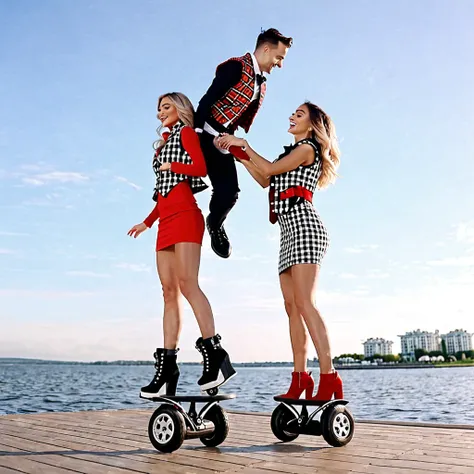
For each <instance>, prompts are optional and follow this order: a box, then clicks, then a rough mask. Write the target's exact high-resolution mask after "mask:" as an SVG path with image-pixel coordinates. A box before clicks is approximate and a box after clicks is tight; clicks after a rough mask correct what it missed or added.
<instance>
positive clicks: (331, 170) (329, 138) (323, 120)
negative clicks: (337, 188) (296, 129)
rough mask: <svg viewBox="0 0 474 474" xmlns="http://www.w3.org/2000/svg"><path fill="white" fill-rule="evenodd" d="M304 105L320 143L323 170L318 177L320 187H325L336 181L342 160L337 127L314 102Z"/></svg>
mask: <svg viewBox="0 0 474 474" xmlns="http://www.w3.org/2000/svg"><path fill="white" fill-rule="evenodd" d="M304 105H306V107H308V110H309V119H310V122H311V127H312V129H313V130H312V132H311V134H312V138H314V139H315V140H316V141H317V142H318V143H319V146H320V150H321V159H322V170H321V175H320V176H319V179H318V189H323V188H326V187H327V186H329V185H330V184H332V183H334V181H336V178H337V173H336V169H337V168H338V166H339V163H340V162H341V159H340V156H341V152H340V150H339V145H338V140H337V135H336V127H335V125H334V122H333V121H332V120H331V117H329V115H328V114H326V112H324V110H323V109H321V108H320V107H318V106H317V105H315V104H313V103H312V102H305V103H304Z"/></svg>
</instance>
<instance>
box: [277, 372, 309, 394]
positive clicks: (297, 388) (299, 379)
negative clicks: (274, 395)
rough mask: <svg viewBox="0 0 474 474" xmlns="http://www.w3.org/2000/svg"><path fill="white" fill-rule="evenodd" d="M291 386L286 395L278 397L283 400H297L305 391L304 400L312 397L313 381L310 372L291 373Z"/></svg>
mask: <svg viewBox="0 0 474 474" xmlns="http://www.w3.org/2000/svg"><path fill="white" fill-rule="evenodd" d="M291 375H292V377H291V385H290V388H289V390H288V392H287V393H285V394H283V395H279V396H280V397H283V398H291V399H299V398H300V396H301V394H302V393H303V392H304V391H306V394H305V395H306V397H305V398H306V399H310V398H311V397H312V396H313V390H314V380H313V377H312V376H311V372H292V373H291Z"/></svg>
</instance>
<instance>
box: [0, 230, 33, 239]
mask: <svg viewBox="0 0 474 474" xmlns="http://www.w3.org/2000/svg"><path fill="white" fill-rule="evenodd" d="M0 235H4V236H6V237H25V236H28V235H29V234H25V233H23V232H8V231H4V230H0Z"/></svg>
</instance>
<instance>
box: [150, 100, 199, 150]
mask: <svg viewBox="0 0 474 474" xmlns="http://www.w3.org/2000/svg"><path fill="white" fill-rule="evenodd" d="M165 97H167V98H168V99H169V100H170V101H171V102H172V104H173V105H174V106H175V107H176V110H177V111H178V118H179V120H181V122H183V123H184V125H186V126H188V127H191V128H194V107H193V104H192V102H191V101H190V100H189V99H188V97H187V96H185V95H184V94H183V93H181V92H168V93H166V94H162V95H160V97H158V105H157V110H158V109H159V108H160V104H161V101H162V100H163V99H164V98H165ZM162 128H163V126H162V125H160V126H159V127H158V128H157V129H156V133H158V135H161V130H162ZM164 143H165V141H164V140H163V139H162V138H161V137H160V138H159V139H158V140H156V141H155V142H154V143H153V148H154V149H155V150H157V149H159V148H161V147H162V146H163V145H164Z"/></svg>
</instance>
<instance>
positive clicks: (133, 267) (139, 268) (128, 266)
mask: <svg viewBox="0 0 474 474" xmlns="http://www.w3.org/2000/svg"><path fill="white" fill-rule="evenodd" d="M115 268H121V269H123V270H129V271H131V272H149V271H150V267H149V266H148V265H145V264H143V263H118V264H117V265H115Z"/></svg>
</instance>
